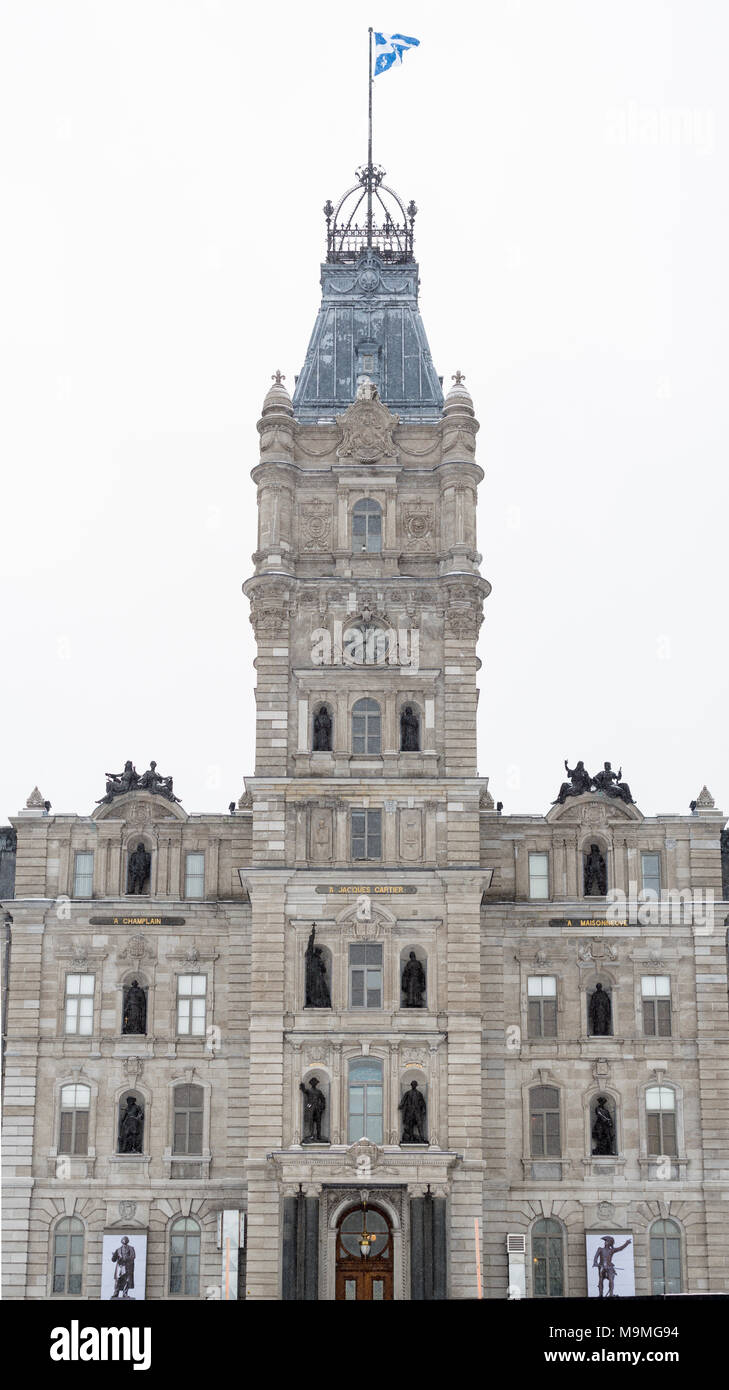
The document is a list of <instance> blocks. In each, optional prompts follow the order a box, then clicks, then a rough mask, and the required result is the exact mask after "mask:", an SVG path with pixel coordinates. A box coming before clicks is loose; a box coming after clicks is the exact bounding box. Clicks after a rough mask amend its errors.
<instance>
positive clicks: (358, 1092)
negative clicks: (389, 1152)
mask: <svg viewBox="0 0 729 1390" xmlns="http://www.w3.org/2000/svg"><path fill="white" fill-rule="evenodd" d="M382 1119H383V1115H382V1062H380V1061H378V1059H377V1058H376V1057H362V1058H357V1060H356V1061H354V1062H350V1064H349V1125H348V1140H347V1142H348V1143H350V1144H354V1143H356V1141H357V1140H358V1139H371V1140H372V1143H373V1144H381V1143H382Z"/></svg>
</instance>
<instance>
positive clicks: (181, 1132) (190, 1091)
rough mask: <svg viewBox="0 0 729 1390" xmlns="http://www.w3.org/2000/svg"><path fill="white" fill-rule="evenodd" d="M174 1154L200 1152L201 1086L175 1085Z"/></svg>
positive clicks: (201, 1131) (202, 1093)
mask: <svg viewBox="0 0 729 1390" xmlns="http://www.w3.org/2000/svg"><path fill="white" fill-rule="evenodd" d="M174 1100H175V1105H174V1109H175V1129H174V1136H173V1140H172V1152H173V1153H174V1154H201V1153H202V1138H203V1102H204V1091H203V1088H202V1086H175V1096H174Z"/></svg>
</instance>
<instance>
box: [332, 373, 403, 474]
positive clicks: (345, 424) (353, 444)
mask: <svg viewBox="0 0 729 1390" xmlns="http://www.w3.org/2000/svg"><path fill="white" fill-rule="evenodd" d="M399 423H400V418H399V416H398V415H393V413H392V411H391V410H388V409H387V406H386V405H383V404H382V401H381V400H380V399H379V397H378V395H377V388H376V387H375V386H374V385H373V383H372V382H363V384H362V386H360V388H359V390H358V392H357V399H356V400H355V401H353V402H352V404H351V405H350V406H348V407H347V409H346V410H345V412H344V414H343V415H338V416H337V424H339V425H340V426H341V428H342V434H343V436H344V437H343V439H342V442H341V444H340V445H339V448H338V449H337V457H338V458H340V459H355V460H356V461H357V462H359V463H374V461H375V459H381V458H393V457H395V456H396V455H397V449H396V447H395V445H394V443H393V439H392V431H393V430H394V429H395V428H396V427H397V425H399Z"/></svg>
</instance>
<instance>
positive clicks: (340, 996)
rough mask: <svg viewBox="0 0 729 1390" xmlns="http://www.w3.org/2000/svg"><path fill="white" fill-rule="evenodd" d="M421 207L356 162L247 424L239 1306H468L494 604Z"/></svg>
mask: <svg viewBox="0 0 729 1390" xmlns="http://www.w3.org/2000/svg"><path fill="white" fill-rule="evenodd" d="M368 192H369V193H370V194H371V197H370V199H369V200H368V203H369V204H371V206H372V208H373V213H372V215H371V216H367V217H366V218H365V219H364V221H363V223H362V224H361V225H360V224H359V223H358V221H357V217H358V208H359V207H360V205H363V206H366V205H367V204H365V198H366V195H367V193H368ZM416 211H417V209H416V208H415V204H414V203H410V204H409V205H408V206H407V208H406V207H405V206H404V204H403V203H402V201H401V200H400V198H399V197H398V196H397V194H395V193H394V192H393V190H391V189H389V188H388V187H387V186H386V185H385V183H384V181H383V173H382V171H381V170H379V169H374V168H372V167H368V168H365V169H363V170H360V171H358V175H357V183H356V184H355V185H354V187H353V188H352V189H350V190H348V192H347V193H346V194H345V195H344V197H343V198H342V199H341V200H340V202H339V204H338V205H337V207H336V208H335V207H334V206H333V205H332V204H331V203H327V204H326V206H325V209H324V212H325V216H326V222H327V259H326V261H325V263H324V264H323V266H322V268H321V284H322V304H321V308H320V311H319V314H318V317H317V320H316V323H315V326H314V331H313V334H312V338H311V342H310V345H309V349H308V352H307V355H306V361H305V364H304V367H303V370H302V372H301V374H300V375H299V377H297V379H296V384H295V390H294V394H293V400H292V398H291V396H290V395H289V393H288V391H287V389H286V386H285V385H284V378H283V377H282V376H281V374H280V373H278V372H277V373H276V374H275V378H274V384H273V385H272V387H271V389H270V390H269V392H268V394H267V396H266V398H265V400H264V404H263V410H262V415H261V419H260V421H259V424H258V430H259V434H260V462H258V463H257V464H256V466H255V467H254V468H253V471H252V477H253V479H254V481H255V483H256V485H257V489H258V509H259V529H258V549H257V551H256V554H255V555H254V557H253V559H254V563H255V573H254V575H253V577H252V578H250V579H249V580H247V582H246V583H245V585H244V591H245V593H246V594H247V596H248V598H249V599H250V602H251V622H252V623H253V627H254V631H255V635H256V642H257V659H256V671H257V686H256V706H257V713H256V773H255V776H254V777H252V778H248V779H246V791H245V794H244V797H243V799H242V802H241V805H245V806H251V807H252V811H253V854H252V863H251V867H250V869H249V870H247V871H244V872H243V874H242V876H243V877H244V886H245V887H246V888H247V890H248V892H249V894H250V901H251V912H252V937H251V942H252V946H251V970H252V1007H251V1029H250V1100H249V1107H250V1108H249V1135H250V1147H249V1162H248V1168H249V1173H248V1177H249V1236H248V1267H247V1281H246V1282H247V1288H248V1296H249V1297H250V1298H254V1299H255V1298H268V1299H270V1298H280V1297H283V1298H310V1299H317V1298H320V1299H327V1298H334V1297H342V1298H368V1297H372V1298H387V1297H399V1298H410V1297H413V1298H444V1297H446V1296H447V1297H449V1298H462V1297H472V1296H474V1295H475V1292H476V1258H475V1245H474V1241H475V1230H474V1220H475V1219H476V1218H480V1214H481V1212H482V1209H483V1179H484V1173H483V1155H482V1095H481V1086H482V1082H481V1061H480V1059H481V1028H482V1022H481V973H482V960H481V945H480V908H481V899H482V894H483V892H484V890H485V888H486V887H487V886H488V881H489V872H488V870H486V871H485V870H484V869H482V868H481V867H480V849H479V806H480V804H481V805H482V804H484V802H486V803H487V804H490V798H489V795H488V791H487V786H486V780H485V779H479V778H478V775H477V767H476V706H477V700H478V690H477V686H476V673H477V670H478V666H479V662H478V660H477V657H476V641H477V638H478V633H479V628H480V625H481V621H482V608H483V600H484V599H485V597H486V596H487V595H488V593H489V589H490V586H489V584H488V583H487V581H486V580H485V579H484V578H482V576H481V574H480V571H479V563H480V560H481V556H480V555H479V553H478V551H477V547H476V490H477V487H478V484H479V482H480V481H481V479H482V478H483V473H482V470H481V469H480V468H479V466H478V465H477V463H476V462H475V439H476V432H477V430H478V423H477V421H476V419H475V417H474V411H473V403H472V401H471V397H470V395H469V393H468V391H467V389H466V387H465V385H464V384H463V378H462V376H461V374H460V372H457V373H456V374H455V377H454V378H453V381H454V385H453V386H452V388H451V390H449V391H448V393H447V395H446V396H445V399H444V397H443V392H442V386H441V383H442V378H439V377H438V375H437V374H436V372H435V370H434V367H433V363H432V359H431V355H430V350H429V347H428V341H427V338H426V334H425V329H424V327H423V323H422V319H421V317H420V311H419V307H418V288H419V277H418V265H417V262H416V261H415V259H414V255H413V225H414V220H415V215H416ZM312 926H313V927H314V935H313V937H312ZM409 962H417V964H415V965H412V968H411V972H410V975H409V976H408V974H407V973H406V971H405V967H406V966H407V965H408V963H409ZM413 972H415V973H414V974H413ZM315 980H316V981H318V986H317V987H316V988H315V986H314V981H315ZM408 980H410V982H411V983H410V986H409V987H408V984H407V981H408ZM413 980H414V981H415V986H416V987H413V985H412V981H413ZM314 1078H315V1079H316V1085H315V1086H314V1087H313V1088H312V1084H311V1083H312V1080H313V1079H314ZM413 1082H415V1083H417V1085H415V1086H413ZM312 1090H313V1091H314V1092H318V1094H319V1095H322V1096H323V1097H324V1108H323V1112H322V1113H321V1123H320V1124H319V1126H318V1127H316V1126H314V1124H313V1121H312V1115H313V1112H314V1110H316V1108H317V1106H318V1108H319V1109H320V1110H321V1103H320V1102H318V1101H317V1102H316V1104H315V1105H314V1106H313V1107H312V1101H311V1096H312ZM413 1092H415V1093H417V1094H419V1095H420V1096H422V1098H423V1102H424V1106H423V1104H422V1103H420V1102H418V1103H417V1105H418V1106H419V1107H420V1113H421V1117H422V1116H423V1115H424V1116H425V1118H424V1122H423V1125H421V1126H420V1127H419V1128H415V1129H413V1126H412V1125H411V1124H410V1123H409V1122H408V1116H410V1115H411V1114H412V1108H411V1106H410V1102H407V1103H404V1102H403V1098H404V1097H405V1096H406V1094H408V1093H410V1094H411V1095H412V1093H413ZM423 1128H424V1129H425V1135H423V1133H421V1130H422V1129H423ZM360 1210H361V1211H362V1212H363V1213H364V1220H365V1229H368V1228H367V1226H366V1221H367V1219H369V1220H370V1222H371V1223H374V1226H375V1228H377V1229H381V1230H382V1232H383V1235H382V1241H383V1242H384V1244H381V1245H380V1246H378V1245H377V1243H376V1242H375V1243H373V1246H372V1249H373V1252H375V1251H376V1252H377V1254H378V1259H379V1264H378V1265H377V1266H376V1265H375V1264H372V1263H370V1264H367V1262H366V1261H365V1258H364V1256H361V1257H359V1256H357V1257H354V1256H352V1257H351V1261H352V1262H351V1263H350V1264H348V1259H350V1255H348V1253H347V1239H348V1237H347V1236H346V1232H347V1230H349V1228H350V1227H351V1228H352V1229H354V1227H356V1226H358V1224H359V1222H360V1216H359V1214H358V1213H359V1212H360ZM347 1223H349V1225H348V1224H347ZM369 1229H372V1226H370V1228H369ZM343 1233H344V1234H343ZM350 1244H351V1240H350ZM359 1248H361V1242H360V1247H359ZM388 1261H389V1264H388ZM363 1262H364V1263H363ZM372 1271H374V1272H372Z"/></svg>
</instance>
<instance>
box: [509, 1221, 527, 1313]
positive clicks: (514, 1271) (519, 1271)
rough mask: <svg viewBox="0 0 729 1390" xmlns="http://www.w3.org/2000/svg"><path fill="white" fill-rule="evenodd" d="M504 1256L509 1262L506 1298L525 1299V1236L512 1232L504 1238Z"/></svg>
mask: <svg viewBox="0 0 729 1390" xmlns="http://www.w3.org/2000/svg"><path fill="white" fill-rule="evenodd" d="M506 1254H507V1257H508V1260H509V1287H508V1289H507V1291H506V1297H507V1298H526V1236H523V1235H517V1234H516V1232H513V1233H512V1234H511V1235H507V1237H506Z"/></svg>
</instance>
